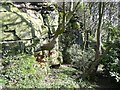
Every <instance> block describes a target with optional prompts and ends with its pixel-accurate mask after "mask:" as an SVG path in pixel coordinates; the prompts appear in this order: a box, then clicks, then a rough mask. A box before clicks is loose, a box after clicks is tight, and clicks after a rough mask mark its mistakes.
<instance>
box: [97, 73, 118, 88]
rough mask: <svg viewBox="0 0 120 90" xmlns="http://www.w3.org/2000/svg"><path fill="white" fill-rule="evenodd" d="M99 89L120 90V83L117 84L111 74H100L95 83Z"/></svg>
mask: <svg viewBox="0 0 120 90" xmlns="http://www.w3.org/2000/svg"><path fill="white" fill-rule="evenodd" d="M95 83H96V85H97V87H95V88H96V89H99V88H102V89H105V88H115V89H114V90H119V89H120V82H117V81H116V80H115V79H114V77H111V76H110V75H109V74H105V73H104V72H98V73H97V75H96V81H95Z"/></svg>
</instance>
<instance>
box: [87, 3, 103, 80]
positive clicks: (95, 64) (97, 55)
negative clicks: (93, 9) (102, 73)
mask: <svg viewBox="0 0 120 90" xmlns="http://www.w3.org/2000/svg"><path fill="white" fill-rule="evenodd" d="M103 11H104V3H103V4H102V3H101V2H100V3H99V22H98V29H97V32H96V35H97V42H96V53H95V61H94V62H93V63H92V65H91V66H90V68H89V69H88V70H87V71H86V75H87V77H88V76H89V77H90V78H91V77H93V76H94V75H95V72H96V70H97V67H98V65H99V62H100V60H101V59H100V56H101V34H100V30H101V23H102V16H103Z"/></svg>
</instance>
